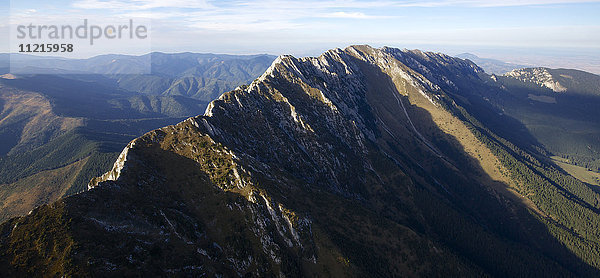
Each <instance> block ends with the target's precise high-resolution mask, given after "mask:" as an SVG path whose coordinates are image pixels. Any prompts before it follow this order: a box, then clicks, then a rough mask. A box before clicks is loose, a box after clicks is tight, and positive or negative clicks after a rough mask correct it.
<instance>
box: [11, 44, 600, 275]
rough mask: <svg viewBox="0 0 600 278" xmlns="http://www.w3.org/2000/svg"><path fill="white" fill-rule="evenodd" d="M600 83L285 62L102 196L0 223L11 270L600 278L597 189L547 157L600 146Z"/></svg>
mask: <svg viewBox="0 0 600 278" xmlns="http://www.w3.org/2000/svg"><path fill="white" fill-rule="evenodd" d="M555 73H558V76H562V78H566V79H568V80H571V83H569V84H567V83H568V82H566V80H563V79H558V77H556V74H555ZM594 80H596V77H594V76H592V75H587V74H583V73H580V72H577V71H569V70H560V71H556V72H555V71H553V70H548V69H544V68H536V69H523V70H518V71H514V72H512V73H510V74H506V75H502V76H500V75H488V74H486V73H485V72H484V70H483V69H482V68H481V67H479V66H477V65H476V64H475V63H473V62H472V61H470V60H463V59H459V58H455V57H451V56H448V55H444V54H441V53H431V52H422V51H419V50H400V49H395V48H388V47H384V48H381V49H375V48H371V47H369V46H351V47H348V48H346V49H333V50H329V51H327V52H325V53H323V54H322V55H321V56H319V57H306V58H295V57H292V56H287V55H286V56H280V57H278V58H277V59H276V60H275V61H274V62H273V63H272V65H271V66H270V67H269V68H268V69H267V70H266V71H265V72H264V73H263V74H262V75H261V76H260V77H258V78H257V79H255V80H254V81H252V82H251V83H250V84H248V85H245V86H240V87H239V88H237V89H234V90H232V91H229V92H227V93H224V94H222V95H221V96H220V97H219V98H218V99H216V100H214V101H212V102H211V103H210V104H209V105H208V108H207V110H206V113H204V114H203V115H200V116H196V117H191V118H188V119H186V120H184V121H181V122H179V123H178V124H175V125H170V126H165V127H162V128H159V129H156V130H153V131H151V132H148V133H146V134H144V135H142V136H140V137H138V138H136V139H135V140H133V141H131V142H130V143H129V144H128V145H127V146H126V147H125V148H124V149H123V150H122V152H121V154H120V155H119V157H118V158H116V160H115V161H114V162H115V163H114V166H113V168H112V169H111V170H110V171H108V172H106V173H105V174H103V175H102V176H99V177H97V178H95V179H94V180H93V181H92V182H91V183H90V187H91V190H89V191H86V192H83V193H81V194H77V195H74V196H70V197H67V198H64V199H61V200H59V201H57V202H54V203H52V204H49V205H44V206H41V207H39V208H37V209H35V210H33V211H32V212H31V214H29V215H27V216H23V217H19V218H13V219H11V220H8V221H7V222H5V223H4V224H2V225H1V226H0V267H1V268H2V269H5V270H6V273H7V275H12V276H27V275H29V276H32V275H36V274H44V275H53V276H62V275H65V276H89V275H92V276H130V275H145V276H152V275H158V276H160V275H165V276H169V275H174V276H227V277H230V276H231V277H243V276H247V277H251V276H254V277H272V276H292V277H302V276H311V277H312V276H334V277H413V276H414V277H439V276H443V277H446V276H448V277H486V276H492V277H598V275H599V274H600V213H599V211H600V201H599V200H600V192H599V191H598V189H597V186H595V185H593V184H591V183H589V182H587V181H582V179H580V178H579V177H578V178H576V177H575V176H574V175H575V174H571V172H570V171H571V169H570V168H569V169H568V170H565V169H567V167H566V166H564V165H563V164H560V163H564V164H568V165H570V166H573V165H571V164H569V163H574V162H573V161H571V160H570V159H571V157H563V158H562V159H563V161H561V162H560V163H558V161H557V160H556V158H554V160H553V159H551V157H553V155H556V154H557V153H556V152H557V150H559V149H560V150H562V151H563V152H564V153H565V154H570V155H582V156H583V154H580V153H579V152H578V148H579V147H584V148H586V149H591V150H595V149H596V148H597V147H598V145H600V142H599V141H598V140H596V141H594V140H592V139H593V138H594V136H596V135H595V134H598V130H599V128H598V127H599V125H598V123H599V121H600V120H599V119H600V117H597V113H598V112H596V111H593V110H592V108H593V107H598V106H596V104H597V103H598V96H597V95H594V94H592V93H591V92H593V91H594V90H593V89H590V90H587V89H586V90H587V91H586V93H583V91H584V90H583V89H582V88H594V86H595V85H594V83H593V82H595V81H594ZM561 82H562V83H561ZM590 82H592V83H590ZM583 83H585V84H583ZM117 87H118V86H117ZM123 128H124V129H126V128H127V127H126V126H123ZM552 128H555V129H556V130H552ZM561 133H562V134H567V135H568V136H567V137H559V135H560V134H561ZM557 134H559V135H557ZM576 134H579V135H582V136H583V137H582V138H584V139H582V138H577V137H576V136H575V135H576ZM553 137H555V138H561V139H560V140H558V142H559V143H562V144H564V145H566V146H567V147H569V146H572V147H574V149H568V148H563V149H561V146H560V145H556V144H555V142H554V141H552V138H553ZM588 139H589V140H588ZM106 141H110V140H108V139H106ZM60 142H70V141H66V140H61V141H60ZM68 145H73V144H72V143H68ZM51 149H54V148H51ZM39 150H40V152H41V151H44V152H45V151H48V150H47V149H44V148H39ZM61 153H65V154H69V155H70V154H71V153H70V152H61ZM585 155H586V156H587V157H588V158H598V156H597V154H595V153H594V152H589V153H586V154H585ZM566 159H569V161H567V160H566ZM80 161H83V160H80ZM86 163H87V162H86ZM559 165H563V166H560V167H559ZM71 167H74V168H75V167H81V166H80V164H76V163H75V164H73V165H72V166H71ZM562 167H565V168H562ZM52 174H54V175H55V176H59V173H52ZM577 175H578V174H577ZM25 192H27V191H25ZM13 198H14V197H13Z"/></svg>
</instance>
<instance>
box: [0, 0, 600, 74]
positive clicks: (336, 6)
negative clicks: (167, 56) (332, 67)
mask: <svg viewBox="0 0 600 278" xmlns="http://www.w3.org/2000/svg"><path fill="white" fill-rule="evenodd" d="M0 1H5V3H6V4H5V5H3V10H0V12H2V13H1V14H2V18H3V20H2V22H4V23H0V32H4V34H5V35H7V36H8V34H7V29H8V28H7V26H6V20H7V18H8V15H9V14H10V15H11V16H12V19H13V20H14V19H15V18H20V19H24V18H27V20H30V21H33V20H35V19H36V18H38V19H44V20H54V21H60V20H61V18H67V17H68V18H75V17H80V18H90V19H94V18H103V17H144V18H151V19H152V21H151V22H152V33H151V34H152V35H151V39H152V50H154V51H164V52H182V51H193V52H213V53H242V54H244V53H271V54H284V53H289V54H294V55H298V56H303V55H316V54H318V53H320V52H322V51H323V50H326V49H329V48H334V47H344V46H347V45H350V44H363V43H366V44H371V45H373V46H383V45H389V46H395V47H400V48H421V49H424V50H433V51H442V52H446V53H449V54H457V53H459V52H467V51H468V52H475V54H479V55H480V56H481V55H483V56H488V57H490V56H493V58H503V59H504V60H510V59H511V58H513V59H521V60H522V59H523V57H527V56H528V57H533V56H535V55H538V56H540V55H541V54H540V53H546V54H545V55H546V56H548V55H549V56H552V55H554V56H556V57H559V56H560V55H563V54H560V53H571V54H573V53H576V54H577V55H579V57H580V58H581V56H586V57H589V58H590V59H591V63H592V64H593V63H596V62H597V61H598V60H596V62H594V58H599V56H600V35H599V34H600V16H599V14H600V1H568V0H548V1H544V0H506V1H486V0H429V1H427V0H426V1H412V0H406V1H389V0H381V1H379V0H376V1H335V0H333V1H331V0H323V1H316V0H306V1H268V0H267V1H247V0H243V1H232V0H228V1H208V0H206V1H201V0H128V1H125V0H58V1H40V0H14V1H11V2H10V12H9V11H8V10H7V9H6V8H7V7H8V6H9V5H8V1H6V0H0ZM0 47H4V49H0V51H3V52H6V51H7V49H6V46H0ZM503 53H504V54H503ZM511 53H512V56H511ZM528 53H529V54H528ZM573 55H574V54H573ZM563 56H564V55H563ZM518 57H521V58H518ZM538 58H539V57H538ZM550 58H552V57H550ZM540 59H541V58H540ZM590 59H588V60H590ZM538 60H539V59H538ZM558 60H561V59H558ZM515 62H519V61H515ZM521 62H522V61H521ZM592 66H593V65H592ZM598 67H599V71H600V65H598Z"/></svg>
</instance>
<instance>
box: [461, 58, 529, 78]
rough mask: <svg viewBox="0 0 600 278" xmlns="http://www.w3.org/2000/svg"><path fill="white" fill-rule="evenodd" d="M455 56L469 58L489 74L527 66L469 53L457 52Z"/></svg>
mask: <svg viewBox="0 0 600 278" xmlns="http://www.w3.org/2000/svg"><path fill="white" fill-rule="evenodd" d="M456 57H458V58H461V59H469V60H471V61H473V62H474V63H475V64H477V65H478V66H480V67H481V68H483V70H485V72H487V73H489V74H492V73H493V74H505V73H507V72H509V71H512V70H515V69H522V68H527V67H528V66H524V65H518V64H513V63H507V62H503V61H500V60H495V59H489V58H480V57H478V56H476V55H475V54H471V53H462V54H458V55H456Z"/></svg>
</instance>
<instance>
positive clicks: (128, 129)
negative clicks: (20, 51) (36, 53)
mask: <svg viewBox="0 0 600 278" xmlns="http://www.w3.org/2000/svg"><path fill="white" fill-rule="evenodd" d="M149 57H152V61H153V63H152V73H151V74H143V75H139V74H121V73H122V72H132V69H133V68H135V67H139V66H140V65H143V62H144V61H146V60H148V59H147V58H149ZM273 59H274V57H271V56H266V55H254V56H231V55H214V54H194V53H182V54H163V53H152V54H149V55H145V56H125V55H105V56H99V57H94V58H90V59H84V60H67V59H57V58H42V59H40V58H39V57H32V56H27V55H17V56H16V57H13V62H15V61H16V63H15V64H13V66H15V67H16V68H17V69H18V68H22V69H27V68H29V70H32V68H31V67H35V72H45V73H47V74H19V73H16V74H14V75H9V74H8V75H3V76H2V78H0V107H1V109H0V143H1V144H0V221H3V220H5V219H7V218H9V217H12V216H16V215H21V214H25V213H27V212H28V211H29V210H31V209H32V208H34V207H35V206H39V205H41V204H45V203H48V202H52V201H54V200H56V199H58V198H59V197H61V196H64V195H69V194H72V193H75V192H78V191H81V190H83V189H85V188H86V186H87V183H88V182H89V180H90V179H91V178H92V177H95V176H98V175H100V174H102V173H104V172H106V171H108V170H109V169H110V165H111V164H112V162H113V161H114V159H116V156H117V155H118V152H120V150H121V149H122V148H123V147H124V146H125V145H126V144H127V142H129V141H130V140H132V139H134V138H135V137H137V136H140V135H142V134H144V133H145V132H147V131H150V130H152V129H155V128H159V127H162V126H165V125H169V124H174V123H177V122H179V121H181V120H182V119H184V118H186V117H190V116H195V115H198V114H202V113H203V112H204V111H205V109H206V105H207V103H208V101H210V100H212V99H214V98H216V97H218V95H220V94H221V93H222V92H225V91H228V90H232V89H234V88H235V87H237V86H239V85H242V84H245V83H247V82H248V80H252V79H254V78H256V77H257V76H259V75H260V74H261V73H262V72H264V70H265V69H266V68H267V67H268V66H269V65H270V64H271V62H272V60H273ZM7 61H8V56H7V55H0V65H7V64H6V62H7ZM5 69H6V68H5ZM13 69H15V68H13ZM16 71H17V72H18V70H16ZM7 72H8V71H5V72H3V73H2V74H6V73H7ZM102 72H104V73H107V72H108V73H110V74H98V73H102ZM74 73H78V74H74ZM82 73H84V74H82Z"/></svg>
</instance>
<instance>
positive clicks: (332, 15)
mask: <svg viewBox="0 0 600 278" xmlns="http://www.w3.org/2000/svg"><path fill="white" fill-rule="evenodd" d="M321 17H327V18H352V19H371V18H389V17H388V16H374V15H367V14H365V13H361V12H334V13H327V14H323V15H322V16H321Z"/></svg>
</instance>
